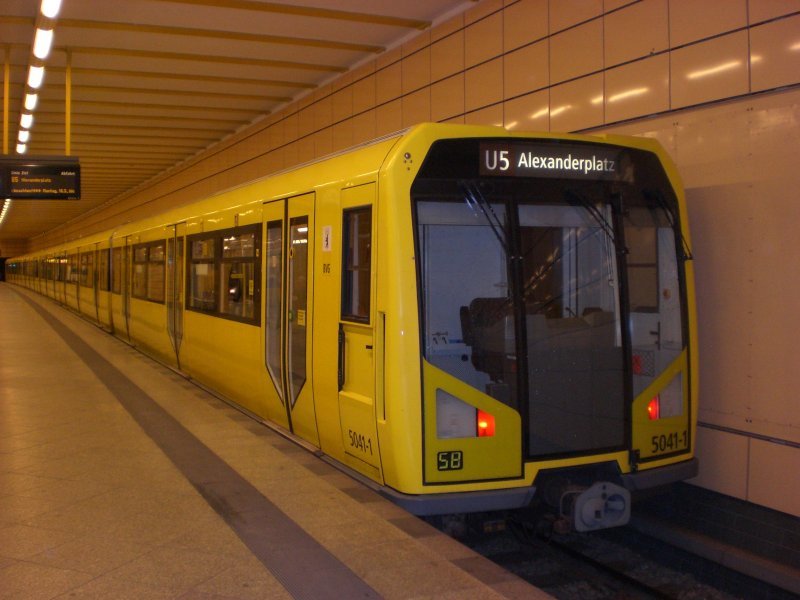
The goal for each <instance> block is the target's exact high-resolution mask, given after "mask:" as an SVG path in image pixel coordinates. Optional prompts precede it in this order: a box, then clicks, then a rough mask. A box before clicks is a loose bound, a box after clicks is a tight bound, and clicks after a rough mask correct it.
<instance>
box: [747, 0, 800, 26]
mask: <svg viewBox="0 0 800 600" xmlns="http://www.w3.org/2000/svg"><path fill="white" fill-rule="evenodd" d="M747 4H748V7H747V16H748V18H749V19H750V24H751V25H752V24H753V23H760V22H761V21H766V20H768V19H774V18H776V17H782V16H783V15H788V14H791V13H793V12H796V11H798V10H800V8H799V7H798V2H797V0H749V1H748V3H747Z"/></svg>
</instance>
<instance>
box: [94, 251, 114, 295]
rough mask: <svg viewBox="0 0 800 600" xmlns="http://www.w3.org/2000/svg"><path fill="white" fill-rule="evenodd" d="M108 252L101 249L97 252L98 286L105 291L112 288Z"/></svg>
mask: <svg viewBox="0 0 800 600" xmlns="http://www.w3.org/2000/svg"><path fill="white" fill-rule="evenodd" d="M108 254H109V252H108V250H100V252H98V253H97V288H98V289H99V290H101V291H103V292H107V291H108V290H109V289H111V288H110V286H109V272H108Z"/></svg>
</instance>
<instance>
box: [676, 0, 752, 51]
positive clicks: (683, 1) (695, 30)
mask: <svg viewBox="0 0 800 600" xmlns="http://www.w3.org/2000/svg"><path fill="white" fill-rule="evenodd" d="M746 24H747V0H703V1H702V2H698V1H697V0H669V36H670V44H672V47H673V48H675V47H677V46H682V45H683V44H688V43H689V42H695V41H697V40H700V39H703V38H707V37H710V36H712V35H718V34H720V33H725V32H727V31H732V30H733V29H737V28H739V27H744V26H745V25H746Z"/></svg>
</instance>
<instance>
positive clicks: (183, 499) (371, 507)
mask: <svg viewBox="0 0 800 600" xmlns="http://www.w3.org/2000/svg"><path fill="white" fill-rule="evenodd" d="M31 301H33V302H35V303H36V304H37V305H38V306H39V307H40V308H39V309H38V311H42V310H44V311H45V313H44V314H45V316H42V314H40V312H37V310H36V309H35V308H34V306H32V305H31V304H30V302H31ZM53 319H56V320H57V321H58V324H54V322H52V320H53ZM59 331H61V333H59ZM65 336H66V337H65ZM70 336H72V337H70ZM75 336H77V337H75ZM70 339H73V340H83V342H86V343H88V345H89V346H90V347H91V349H92V350H89V351H87V352H83V351H81V343H82V342H81V343H79V342H77V341H74V343H70ZM76 349H77V350H78V353H76ZM92 352H96V353H97V355H98V356H100V357H102V358H101V359H97V358H96V357H95V358H94V359H93V358H91V356H90V355H91V354H92ZM79 353H80V354H81V355H80V356H79ZM104 359H107V360H108V361H109V363H110V365H104V364H103V363H104ZM98 360H99V361H100V362H98ZM104 373H105V375H104ZM109 373H110V375H109ZM109 377H115V378H116V379H114V380H113V381H112V380H110V379H109ZM101 378H102V380H101ZM104 382H105V383H104ZM133 382H135V384H134V383H133ZM109 386H110V387H109ZM111 389H114V390H115V392H114V393H112V391H110V390H111ZM131 397H133V398H138V400H136V402H140V403H139V404H137V405H129V404H128V403H129V402H131V400H129V398H131ZM126 407H127V408H126ZM137 407H138V408H137ZM136 411H139V413H137V412H136ZM171 428H172V429H171ZM187 440H188V441H187ZM209 451H210V454H203V453H204V452H209ZM209 457H211V458H209ZM217 457H218V458H217ZM218 459H221V460H218ZM212 463H213V464H216V465H217V467H218V469H219V470H217V471H214V470H213V469H214V468H217V467H213V465H212V466H209V465H210V464H212ZM187 465H188V466H187ZM192 465H194V466H192ZM198 465H199V470H200V472H198ZM192 469H194V471H193V470H192ZM220 481H221V482H220ZM231 482H234V483H231ZM237 482H238V483H237ZM242 482H244V483H242ZM231 486H233V488H231ZM236 486H239V487H236ZM231 490H233V491H231ZM201 492H202V493H201ZM226 494H227V495H226ZM295 524H296V526H299V527H296V526H295ZM297 536H299V537H297ZM309 536H310V537H309ZM312 538H313V539H312ZM347 586H355V587H353V588H349V587H347ZM358 586H362V587H358ZM348 590H349V591H350V592H351V596H350V597H356V596H357V597H376V598H377V597H384V598H453V599H455V598H481V599H482V598H504V597H505V598H544V597H547V596H546V595H545V594H543V593H542V592H540V591H539V590H536V589H535V588H533V587H531V586H529V585H528V584H526V583H525V582H523V581H521V580H519V579H518V578H516V577H515V576H513V575H511V574H509V573H506V572H504V571H503V570H502V569H500V568H498V567H496V566H495V565H493V564H492V563H489V562H487V561H485V560H484V559H482V558H480V557H478V556H476V555H475V554H474V553H473V552H472V551H471V550H469V549H467V548H465V547H463V546H461V545H460V544H458V543H456V542H454V541H453V540H451V539H449V538H447V537H445V536H443V535H442V534H440V533H439V532H437V531H436V530H434V529H432V528H430V527H428V526H427V525H426V524H425V523H423V522H421V521H419V520H418V519H416V518H414V517H412V516H410V515H408V513H406V512H404V511H403V510H401V509H400V508H398V507H396V506H394V505H392V504H390V503H388V502H386V501H385V500H383V499H382V498H380V497H379V496H377V495H376V494H374V493H373V492H371V491H369V490H367V489H365V488H363V487H361V486H360V485H359V484H358V483H356V482H355V481H353V480H352V479H350V478H349V477H347V476H346V475H344V474H342V473H340V472H339V471H337V470H336V469H334V468H332V467H331V466H329V465H328V464H326V463H325V462H323V461H322V460H320V459H319V458H317V457H316V456H314V455H313V454H311V453H309V452H307V451H306V450H303V449H302V448H299V447H298V446H296V445H294V444H293V443H291V442H289V441H288V440H286V439H284V438H283V437H281V436H279V435H278V434H276V433H274V432H272V431H271V430H269V429H267V428H266V427H264V426H262V425H259V424H256V423H254V422H253V421H251V420H250V419H249V418H248V417H246V416H244V415H242V414H241V413H239V412H238V411H236V410H234V409H233V408H231V407H229V406H228V405H226V404H224V403H223V402H221V401H219V400H217V399H216V398H214V397H212V396H210V395H209V394H207V393H206V392H204V391H202V390H200V389H198V388H197V387H195V386H194V385H193V384H191V383H189V382H187V381H186V380H184V379H183V378H181V377H180V376H178V375H177V374H175V373H173V372H171V371H170V370H168V369H166V368H164V367H161V366H160V365H157V364H156V363H153V362H152V361H151V360H149V359H148V358H146V357H144V356H142V355H140V354H139V353H138V352H137V351H135V350H133V349H131V348H129V347H128V346H126V345H125V344H123V343H121V342H120V341H118V340H116V339H114V338H113V337H111V336H109V335H107V334H106V333H104V332H102V331H100V330H99V329H98V328H96V327H95V326H93V325H91V324H89V323H87V322H85V321H83V320H81V319H79V318H77V317H76V316H74V315H73V314H71V313H69V312H67V311H65V310H63V309H61V308H59V307H57V306H55V305H54V304H52V303H51V302H50V301H47V300H41V299H38V298H36V297H34V296H33V295H32V294H29V293H28V292H22V291H21V290H19V288H12V286H10V285H9V284H0V599H6V598H20V599H25V600H28V599H37V598H65V599H66V598H69V599H73V598H75V599H78V598H103V599H107V598H114V599H125V598H131V599H134V598H135V599H137V600H141V599H148V598H187V599H198V600H206V599H223V598H244V599H250V598H253V599H256V598H257V599H262V598H293V597H308V598H318V597H331V598H334V597H342V593H346V592H347V591H348ZM352 590H357V591H356V592H353V591H352ZM345 595H346V594H345Z"/></svg>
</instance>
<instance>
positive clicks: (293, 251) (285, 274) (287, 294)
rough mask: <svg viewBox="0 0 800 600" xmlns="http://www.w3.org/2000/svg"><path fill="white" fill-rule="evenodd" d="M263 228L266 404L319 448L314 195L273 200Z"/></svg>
mask: <svg viewBox="0 0 800 600" xmlns="http://www.w3.org/2000/svg"><path fill="white" fill-rule="evenodd" d="M264 227H265V237H266V243H265V247H266V250H265V268H264V271H265V274H264V277H265V286H264V290H265V293H264V297H265V300H264V310H265V314H264V327H263V331H264V354H265V356H264V360H265V366H266V370H267V376H268V378H269V382H268V385H267V387H268V390H269V391H268V394H269V397H268V398H267V403H268V404H269V405H270V406H271V407H275V405H276V403H280V405H282V407H283V410H284V411H285V414H286V421H285V422H283V419H280V421H281V422H283V424H284V425H286V426H287V427H288V429H289V430H290V431H292V432H293V433H295V434H296V435H298V436H299V437H301V438H303V439H304V440H306V441H308V442H311V443H312V444H314V445H315V446H319V434H318V431H317V422H316V411H315V408H314V390H313V386H312V384H311V381H312V380H311V356H312V352H311V351H312V336H311V332H312V323H313V314H312V306H313V304H312V300H313V292H314V286H313V276H312V274H313V264H314V252H313V248H314V243H313V242H314V194H313V193H311V194H304V195H302V196H295V197H292V198H287V199H285V200H277V201H274V202H268V203H267V204H265V205H264ZM270 412H274V411H273V410H272V409H270Z"/></svg>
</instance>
